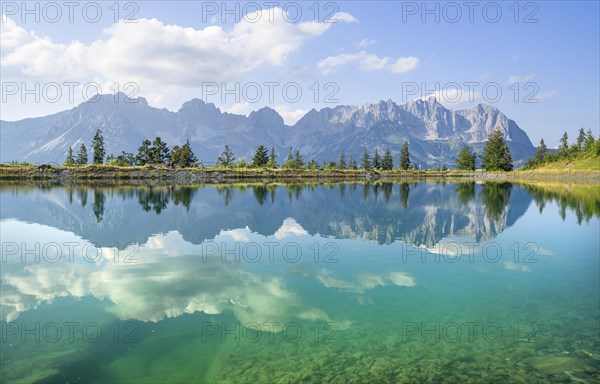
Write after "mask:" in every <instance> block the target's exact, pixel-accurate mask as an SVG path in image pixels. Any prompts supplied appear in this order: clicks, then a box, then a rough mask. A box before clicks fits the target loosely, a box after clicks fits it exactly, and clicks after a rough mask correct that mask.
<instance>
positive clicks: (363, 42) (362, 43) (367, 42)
mask: <svg viewBox="0 0 600 384" xmlns="http://www.w3.org/2000/svg"><path fill="white" fill-rule="evenodd" d="M376 42H377V40H375V39H362V40H360V41H357V42H355V43H354V45H356V46H357V47H359V48H366V47H368V46H371V45H373V44H375V43H376Z"/></svg>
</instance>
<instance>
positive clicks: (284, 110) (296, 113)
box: [275, 105, 308, 125]
mask: <svg viewBox="0 0 600 384" xmlns="http://www.w3.org/2000/svg"><path fill="white" fill-rule="evenodd" d="M275 110H276V111H277V113H279V114H280V115H281V117H283V121H284V122H285V123H286V124H287V125H294V124H296V122H297V121H298V120H300V119H301V118H302V116H304V115H306V112H308V110H307V109H300V108H299V109H290V108H288V106H287V105H277V106H275Z"/></svg>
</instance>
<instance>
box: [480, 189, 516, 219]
mask: <svg viewBox="0 0 600 384" xmlns="http://www.w3.org/2000/svg"><path fill="white" fill-rule="evenodd" d="M511 191H512V184H510V183H484V184H483V190H482V191H481V201H482V203H483V205H484V206H485V209H486V210H487V212H488V214H489V215H490V217H491V218H492V219H493V220H499V219H500V217H501V216H502V213H503V212H504V210H505V209H506V207H507V206H508V201H509V200H510V193H511Z"/></svg>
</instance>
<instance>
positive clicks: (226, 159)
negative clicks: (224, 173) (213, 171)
mask: <svg viewBox="0 0 600 384" xmlns="http://www.w3.org/2000/svg"><path fill="white" fill-rule="evenodd" d="M234 164H235V157H234V156H233V152H232V151H231V149H229V145H227V144H225V149H224V150H223V153H221V154H220V155H219V157H217V165H218V166H219V167H225V168H228V167H233V165H234Z"/></svg>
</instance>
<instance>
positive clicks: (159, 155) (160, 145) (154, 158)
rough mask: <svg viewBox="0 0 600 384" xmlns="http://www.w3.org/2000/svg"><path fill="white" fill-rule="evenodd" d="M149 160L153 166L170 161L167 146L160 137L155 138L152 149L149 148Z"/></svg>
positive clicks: (169, 152)
mask: <svg viewBox="0 0 600 384" xmlns="http://www.w3.org/2000/svg"><path fill="white" fill-rule="evenodd" d="M150 158H151V161H150V162H151V163H154V164H162V163H166V162H167V161H169V160H170V159H171V151H169V146H168V145H167V143H165V142H164V141H162V139H161V138H160V137H156V138H155V139H154V141H153V142H152V147H150Z"/></svg>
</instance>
